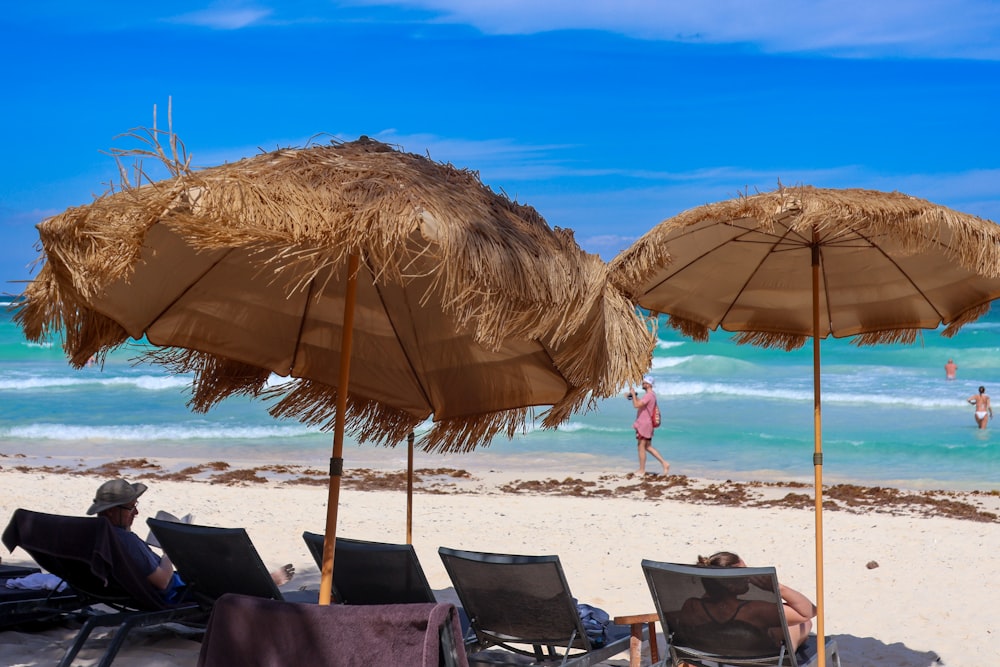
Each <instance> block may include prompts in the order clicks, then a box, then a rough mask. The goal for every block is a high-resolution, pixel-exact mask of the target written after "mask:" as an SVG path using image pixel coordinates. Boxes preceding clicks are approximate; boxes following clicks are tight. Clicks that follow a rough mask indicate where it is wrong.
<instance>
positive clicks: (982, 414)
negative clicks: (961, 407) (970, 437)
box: [968, 387, 993, 429]
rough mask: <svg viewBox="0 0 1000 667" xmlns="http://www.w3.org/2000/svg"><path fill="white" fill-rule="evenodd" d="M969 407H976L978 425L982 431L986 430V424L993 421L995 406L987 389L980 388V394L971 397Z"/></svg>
mask: <svg viewBox="0 0 1000 667" xmlns="http://www.w3.org/2000/svg"><path fill="white" fill-rule="evenodd" d="M968 400H969V405H974V406H976V424H977V425H978V426H979V428H980V429H984V428H986V423H987V422H989V420H990V419H993V406H991V405H990V397H989V396H987V395H986V387H980V388H979V393H978V394H973V395H972V396H969V399H968Z"/></svg>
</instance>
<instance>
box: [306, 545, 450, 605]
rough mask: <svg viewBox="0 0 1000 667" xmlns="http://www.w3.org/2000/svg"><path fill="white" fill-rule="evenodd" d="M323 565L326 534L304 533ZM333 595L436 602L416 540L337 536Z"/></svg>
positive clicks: (348, 600)
mask: <svg viewBox="0 0 1000 667" xmlns="http://www.w3.org/2000/svg"><path fill="white" fill-rule="evenodd" d="M302 539H303V540H305V543H306V545H307V546H308V547H309V552H310V553H311V554H312V556H313V558H314V559H315V561H316V566H317V567H320V568H322V567H323V536H322V535H319V534H317V533H310V532H305V533H302ZM333 563H334V567H333V599H334V601H335V602H338V603H341V604H410V603H417V602H435V599H434V592H433V591H431V587H430V585H429V584H428V583H427V577H426V576H424V570H423V568H422V567H420V561H419V560H417V552H416V551H414V549H413V545H412V544H388V543H385V542H366V541H364V540H349V539H346V538H343V537H338V538H337V544H336V546H335V547H334V557H333Z"/></svg>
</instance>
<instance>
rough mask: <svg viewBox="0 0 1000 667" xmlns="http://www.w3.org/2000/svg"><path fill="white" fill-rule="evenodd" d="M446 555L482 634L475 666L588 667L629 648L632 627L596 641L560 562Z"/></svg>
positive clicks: (475, 642)
mask: <svg viewBox="0 0 1000 667" xmlns="http://www.w3.org/2000/svg"><path fill="white" fill-rule="evenodd" d="M438 553H439V554H440V555H441V560H442V561H444V566H445V569H446V570H447V571H448V576H449V577H450V578H451V581H452V584H453V585H454V586H455V592H456V593H457V594H458V598H459V600H461V602H462V606H463V607H464V608H465V613H466V614H468V617H469V622H470V624H471V627H472V630H473V631H474V632H475V637H474V638H473V639H471V640H469V641H468V642H467V644H466V649H467V652H468V653H469V664H470V665H473V666H476V667H478V666H480V665H482V666H486V665H491V666H496V665H503V666H508V665H509V666H515V665H566V666H569V665H572V666H573V667H586V666H588V665H597V664H599V663H601V662H603V661H605V660H607V659H608V658H610V657H611V656H614V655H617V654H618V653H622V652H625V651H628V650H629V646H630V629H629V627H627V626H619V625H613V624H609V625H608V626H607V628H606V632H605V637H604V638H603V639H602V640H596V639H592V638H591V637H588V635H587V631H586V630H585V628H584V625H583V621H582V620H581V617H580V612H579V610H578V609H577V604H576V600H575V599H574V598H573V596H572V594H571V593H570V590H569V585H568V584H567V583H566V577H565V576H564V574H563V570H562V566H561V565H560V563H559V557H558V556H515V555H507V554H490V553H481V552H473V551H459V550H457V549H449V548H447V547H441V548H440V549H438ZM334 569H336V567H335V568H334ZM645 628H646V626H645V625H640V626H639V630H638V632H639V633H640V634H641V635H645V634H646V630H645ZM644 638H645V637H644ZM492 647H499V648H492Z"/></svg>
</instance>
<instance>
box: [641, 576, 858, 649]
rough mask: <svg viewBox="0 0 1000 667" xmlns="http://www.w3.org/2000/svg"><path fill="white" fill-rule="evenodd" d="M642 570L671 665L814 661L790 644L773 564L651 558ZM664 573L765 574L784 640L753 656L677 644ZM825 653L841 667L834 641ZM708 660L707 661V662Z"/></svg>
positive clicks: (701, 577)
mask: <svg viewBox="0 0 1000 667" xmlns="http://www.w3.org/2000/svg"><path fill="white" fill-rule="evenodd" d="M642 571H643V574H644V575H645V577H646V583H647V584H648V586H649V591H650V593H651V595H652V596H653V603H654V604H655V606H656V612H657V614H658V615H659V617H660V623H661V624H662V625H663V636H664V638H665V639H666V640H667V656H668V657H667V658H665V659H664V662H665V663H666V661H667V660H669V661H670V662H669V664H670V665H673V666H674V667H678V666H680V665H685V664H686V665H697V666H699V667H715V666H716V665H732V666H733V667H766V666H774V667H809V666H810V665H814V664H815V662H816V656H815V655H813V656H812V657H811V658H810V659H809V661H808V662H806V663H803V662H800V661H799V655H798V654H797V653H796V650H795V648H794V647H793V646H792V641H791V636H790V634H789V631H788V622H787V621H786V620H785V612H784V604H783V602H782V600H781V596H780V594H779V593H778V591H779V590H780V589H779V588H778V575H777V572H776V570H775V568H773V567H740V568H735V567H734V568H717V567H699V566H694V565H684V564H680V563H666V562H659V561H652V560H643V561H642ZM664 574H666V575H667V576H670V577H678V578H686V579H688V580H689V581H691V580H699V581H701V580H704V579H706V578H712V579H718V580H726V579H747V578H748V577H754V578H758V577H766V578H768V579H770V582H771V587H770V588H771V591H772V595H773V600H768V601H767V602H769V603H772V602H773V604H775V605H777V613H778V616H779V618H780V619H781V626H782V633H783V640H782V642H781V645H780V646H778V647H776V651H775V652H774V653H773V654H770V655H756V656H733V655H729V654H726V653H724V652H712V651H708V650H703V649H698V648H694V647H691V646H684V645H682V644H680V643H679V642H678V641H677V640H678V636H677V631H678V628H677V627H676V624H677V621H676V618H675V614H676V613H677V611H678V610H673V609H669V608H667V606H666V605H667V604H671V605H673V604H675V603H676V600H674V601H672V602H671V603H667V602H666V600H665V593H664V591H662V590H661V588H660V585H665V584H660V579H661V577H662V576H663V575H664ZM826 652H827V657H828V664H829V665H831V667H840V655H839V652H838V649H837V645H836V642H833V641H830V640H827V642H826ZM707 663H710V664H707Z"/></svg>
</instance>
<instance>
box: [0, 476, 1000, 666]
mask: <svg viewBox="0 0 1000 667" xmlns="http://www.w3.org/2000/svg"><path fill="white" fill-rule="evenodd" d="M465 462H466V463H468V464H470V465H474V464H475V461H474V457H470V458H468V459H467V460H466V461H465ZM2 463H3V464H4V468H3V469H2V470H0V485H2V488H3V494H2V499H0V517H9V516H10V515H11V513H12V512H13V511H14V509H16V508H18V507H25V508H29V509H33V510H38V511H44V512H53V513H65V514H81V515H82V514H83V512H84V511H85V509H86V507H87V506H88V504H89V501H90V499H91V498H92V497H93V493H94V490H95V489H96V487H97V486H98V484H99V483H100V481H103V480H102V479H99V478H95V477H93V476H86V475H69V474H51V473H42V472H36V471H30V472H17V471H14V470H12V468H11V464H13V463H14V462H13V461H10V460H4V461H3V462H2ZM469 470H470V471H471V472H472V473H473V478H472V479H457V480H445V481H446V482H447V484H446V489H445V490H446V491H447V492H446V493H426V492H421V493H417V494H416V495H415V501H414V505H415V508H414V517H415V518H414V525H413V535H414V537H413V543H414V546H415V548H416V550H417V554H418V556H419V558H420V561H421V563H422V565H423V567H424V569H425V571H426V573H427V577H428V579H429V580H430V583H431V586H432V587H433V588H434V589H435V591H437V592H438V594H439V596H441V597H442V598H444V599H454V597H453V591H451V590H450V583H449V581H448V578H447V575H446V573H445V571H444V568H443V566H442V565H441V561H440V559H439V557H438V555H437V553H436V551H437V548H438V547H439V546H450V547H457V548H464V549H470V550H477V551H494V552H503V553H520V554H558V555H559V556H560V559H561V561H562V564H563V568H564V570H565V572H566V576H567V579H568V581H569V583H570V586H571V588H572V591H573V593H574V595H575V596H576V597H578V598H579V599H580V600H581V601H585V602H589V603H591V604H595V605H597V606H600V607H602V608H604V609H606V610H607V611H608V612H610V613H611V614H612V615H614V614H630V613H641V612H648V611H653V605H652V600H651V598H650V595H649V591H648V590H647V588H646V585H645V581H644V579H643V576H642V571H641V568H640V565H639V563H640V561H641V560H642V559H643V558H650V559H654V560H664V561H674V562H692V561H693V560H694V559H695V557H696V556H697V555H698V554H699V553H701V554H707V553H709V552H712V551H716V550H719V549H729V550H733V551H736V552H737V553H739V554H740V555H741V556H742V557H743V558H744V560H746V561H747V562H748V563H750V564H752V565H774V566H775V567H777V569H778V574H779V577H780V578H781V579H782V581H783V582H784V583H787V584H789V585H791V586H792V587H794V588H797V589H799V590H801V591H802V592H804V593H806V594H807V595H808V596H809V597H811V598H815V576H814V558H815V552H814V542H813V539H814V538H813V513H812V511H811V510H808V509H784V508H769V509H761V508H744V507H726V506H718V505H703V504H692V503H690V502H682V501H677V500H663V499H643V498H642V493H639V492H636V493H631V494H629V497H620V496H621V495H624V494H621V493H619V494H618V496H619V497H607V498H598V497H590V498H587V497H567V496H551V495H541V494H535V495H526V494H511V493H507V492H503V491H501V490H500V487H501V486H502V485H503V484H505V483H507V482H509V481H511V480H514V479H517V480H525V479H531V478H532V477H533V475H532V473H528V472H525V471H509V470H508V471H507V472H505V473H499V472H495V471H489V470H476V469H472V468H469ZM126 476H127V477H128V478H129V479H130V480H132V481H134V480H138V479H143V477H142V475H141V474H138V473H134V474H126ZM574 476H575V477H579V478H581V479H584V480H593V481H600V480H603V481H604V482H605V483H607V481H608V477H607V476H604V477H603V478H602V477H601V476H600V475H598V474H595V473H584V474H581V475H574ZM534 478H535V479H547V478H548V476H547V475H537V474H536V475H535V476H534ZM611 479H612V482H614V483H615V484H619V485H620V484H625V483H632V482H631V481H630V480H627V479H626V478H624V477H623V476H618V477H616V478H611ZM146 481H147V483H148V484H149V485H150V490H149V491H148V492H147V493H146V494H145V496H143V498H142V500H141V502H140V511H141V513H140V517H139V519H138V520H137V524H136V525H137V527H138V526H141V528H137V532H139V533H140V534H141V535H145V533H146V528H145V525H144V523H142V522H143V521H144V519H145V517H146V516H151V515H152V514H154V513H155V511H156V510H158V509H165V510H168V511H170V512H172V513H174V514H184V513H187V512H191V513H193V514H194V517H195V521H196V523H202V524H207V525H220V526H243V527H244V528H246V529H247V531H248V533H249V534H250V537H251V539H252V540H253V542H254V544H255V546H256V547H257V550H258V552H260V554H261V556H262V558H263V559H264V561H265V563H267V564H268V565H269V566H277V565H279V564H281V563H285V562H291V563H294V564H295V565H296V567H297V569H298V574H297V575H296V578H295V579H294V581H293V582H291V583H290V584H288V585H287V586H286V587H285V588H287V589H288V590H295V589H297V588H299V587H301V586H308V587H309V588H310V589H316V588H317V587H318V581H319V575H318V572H317V570H316V567H315V566H314V564H313V562H312V560H311V558H310V556H309V554H308V552H307V550H306V548H305V545H304V543H303V542H302V539H301V537H300V536H301V533H302V531H303V530H310V531H314V532H322V531H323V527H324V516H325V504H326V489H325V488H323V487H317V486H302V485H290V484H286V483H281V482H269V483H267V484H251V485H246V486H223V485H219V484H208V483H205V482H193V481H188V482H169V481H159V480H148V479H147V480H146ZM437 481H439V482H440V481H441V480H440V479H438V480H437ZM423 486H425V487H429V486H433V484H432V483H431V482H430V481H428V480H427V479H426V478H425V482H424V484H423ZM794 491H795V492H796V493H806V494H808V493H809V490H808V489H794ZM784 492H785V490H781V491H780V494H783V493H784ZM771 493H777V492H773V491H772V492H771ZM958 499H964V500H969V501H970V502H972V503H974V504H976V505H977V506H979V507H982V508H983V509H985V510H989V511H991V512H1000V498H998V496H997V495H996V494H992V495H984V494H979V495H977V496H975V497H973V498H969V497H967V496H964V495H963V496H958ZM405 519H406V506H405V495H404V494H403V493H402V492H400V491H396V490H392V491H364V490H359V489H357V488H349V487H345V488H344V489H343V491H342V494H341V504H340V527H339V530H338V534H340V535H343V536H345V537H353V538H359V539H370V540H377V541H390V542H391V541H395V542H404V541H405V538H406V534H405ZM825 536H826V539H825V563H826V574H825V581H826V633H827V635H828V636H829V637H832V638H833V639H835V640H836V641H837V643H838V644H839V646H840V650H841V655H842V659H843V664H844V665H845V667H847V666H858V667H860V666H867V665H873V666H874V665H879V666H884V665H893V666H899V667H930V666H931V665H947V666H949V667H971V666H977V665H989V664H993V663H994V662H995V661H996V659H997V656H998V655H1000V626H998V623H997V618H998V613H1000V607H998V604H997V602H996V594H997V591H998V590H1000V575H998V574H997V568H996V566H995V562H996V559H997V552H998V551H1000V523H998V522H996V521H994V522H990V523H984V522H975V521H969V520H958V519H948V518H940V517H932V518H926V517H918V516H913V515H912V513H908V512H902V513H901V515H893V514H889V513H882V512H879V513H874V512H870V513H867V514H851V513H847V512H843V511H834V512H826V513H825ZM869 561H876V562H877V563H878V564H879V567H877V568H874V569H868V568H867V567H866V564H867V563H868V562H869ZM3 562H5V563H26V562H27V557H26V555H25V554H24V553H23V552H21V551H15V552H14V553H13V554H8V553H7V552H6V550H4V552H3ZM72 634H73V633H72V631H69V630H61V629H60V630H50V631H48V632H45V633H38V634H26V633H19V632H2V633H0V665H2V666H13V665H44V664H53V663H55V662H57V661H58V659H59V658H60V657H61V655H62V652H63V651H64V650H65V647H66V644H67V642H68V640H69V638H70V637H71V636H72ZM660 645H661V647H662V645H663V644H662V639H661V643H660ZM91 647H93V648H91ZM198 649H199V644H198V643H197V642H195V641H192V640H190V639H186V638H183V637H181V636H178V635H175V634H171V633H164V632H159V633H155V634H153V635H143V634H141V633H136V635H135V637H133V638H132V639H131V640H129V642H128V643H127V644H126V646H125V648H124V649H123V650H122V651H121V653H120V654H119V657H118V658H117V659H116V661H115V665H120V666H121V667H127V666H129V665H136V666H138V665H144V666H149V665H171V666H176V667H182V666H188V667H193V666H194V665H195V663H196V661H197V655H198ZM102 651H103V644H102V643H101V642H100V641H99V640H97V641H95V640H93V639H92V640H91V642H90V643H89V645H88V648H86V649H85V650H84V651H83V653H81V657H80V658H78V663H77V664H82V665H90V664H94V663H95V661H96V659H97V658H98V657H99V655H100V653H101V652H102ZM626 658H627V656H625V655H621V656H619V657H618V658H616V659H615V660H612V661H611V662H609V663H608V664H612V665H626V664H628V663H627V659H626Z"/></svg>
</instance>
